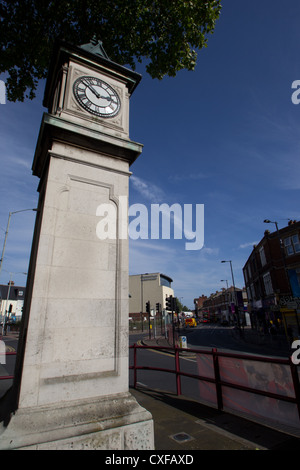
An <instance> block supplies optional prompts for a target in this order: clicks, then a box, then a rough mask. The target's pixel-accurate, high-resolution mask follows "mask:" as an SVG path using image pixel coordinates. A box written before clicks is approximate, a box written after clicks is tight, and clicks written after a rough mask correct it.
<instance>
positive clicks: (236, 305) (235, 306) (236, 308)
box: [221, 260, 241, 331]
mask: <svg viewBox="0 0 300 470" xmlns="http://www.w3.org/2000/svg"><path fill="white" fill-rule="evenodd" d="M221 263H230V269H231V277H232V284H233V290H234V311H235V313H236V314H237V323H238V328H239V330H240V331H241V325H240V312H239V307H238V303H237V297H236V292H235V283H234V276H233V269H232V261H231V260H223V261H221Z"/></svg>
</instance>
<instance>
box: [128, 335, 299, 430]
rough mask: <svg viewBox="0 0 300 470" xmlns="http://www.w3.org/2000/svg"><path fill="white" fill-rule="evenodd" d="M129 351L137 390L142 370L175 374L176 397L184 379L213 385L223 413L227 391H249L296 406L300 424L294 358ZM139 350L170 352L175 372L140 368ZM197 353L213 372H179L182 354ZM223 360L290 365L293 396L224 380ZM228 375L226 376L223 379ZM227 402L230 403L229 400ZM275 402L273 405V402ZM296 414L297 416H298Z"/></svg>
mask: <svg viewBox="0 0 300 470" xmlns="http://www.w3.org/2000/svg"><path fill="white" fill-rule="evenodd" d="M130 349H133V365H132V366H130V367H129V369H131V370H133V373H134V388H137V373H138V371H139V370H152V371H159V372H167V373H172V374H175V377H176V390H177V395H181V394H182V393H181V377H183V376H184V377H189V378H193V379H197V380H198V381H204V382H205V383H208V384H213V387H215V393H216V405H217V408H218V409H219V410H223V409H224V406H223V401H224V400H223V399H224V389H227V391H228V389H235V390H239V391H243V392H248V393H251V394H255V396H260V397H268V398H269V399H272V400H279V401H281V402H286V403H291V404H294V405H296V407H297V411H298V418H297V420H296V421H297V423H296V425H297V426H298V421H299V425H300V382H299V376H298V370H297V366H296V365H295V364H293V363H292V361H291V358H286V359H285V358H277V357H276V358H271V357H264V356H255V355H250V354H235V353H227V352H222V351H218V350H217V349H216V348H213V349H211V350H199V349H190V348H188V349H187V348H179V347H177V346H175V347H167V346H142V345H137V344H134V345H133V346H130ZM140 349H150V350H159V351H169V352H172V353H173V354H174V368H173V369H165V368H158V367H151V366H142V365H139V366H138V365H137V351H138V350H140ZM181 352H184V353H187V352H188V353H195V354H196V355H200V356H201V355H205V356H206V357H207V356H211V358H212V367H211V369H212V370H211V371H210V372H211V373H210V374H209V375H199V374H190V373H188V372H184V371H183V370H181V369H180V353H181ZM221 358H230V359H234V360H242V361H245V362H247V363H248V362H249V361H255V362H260V363H261V362H263V363H265V364H266V363H269V364H274V365H275V364H277V365H283V366H288V367H289V370H290V374H291V380H290V382H291V383H292V388H293V390H292V391H293V393H291V394H292V395H293V396H288V395H287V394H280V393H273V392H270V391H268V390H266V389H264V390H263V389H258V388H254V387H249V386H247V385H242V384H241V383H234V381H228V380H224V378H223V379H222V376H221V370H220V359H221ZM224 375H226V374H224V373H223V376H224ZM227 401H228V400H227ZM273 403H274V402H273ZM296 414H297V413H296Z"/></svg>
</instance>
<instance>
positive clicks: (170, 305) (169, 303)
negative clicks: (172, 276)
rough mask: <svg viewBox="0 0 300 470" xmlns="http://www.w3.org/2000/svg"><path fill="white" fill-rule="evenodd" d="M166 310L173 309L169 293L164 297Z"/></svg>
mask: <svg viewBox="0 0 300 470" xmlns="http://www.w3.org/2000/svg"><path fill="white" fill-rule="evenodd" d="M166 310H173V297H172V295H170V296H169V297H166Z"/></svg>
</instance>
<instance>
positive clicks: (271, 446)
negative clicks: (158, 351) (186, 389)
mask: <svg viewBox="0 0 300 470" xmlns="http://www.w3.org/2000/svg"><path fill="white" fill-rule="evenodd" d="M143 343H144V344H145V345H148V346H151V345H161V346H169V344H168V342H167V340H166V339H165V338H163V337H158V338H156V339H152V340H149V339H148V340H147V339H144V340H143ZM130 391H131V393H132V394H133V395H134V396H135V397H136V399H137V401H138V402H139V403H140V405H141V406H143V407H144V408H146V409H147V410H148V411H150V412H151V413H152V417H153V420H154V435H155V450H174V451H184V452H187V451H194V450H299V449H300V431H299V432H298V430H295V432H294V433H291V432H290V428H288V430H286V429H285V428H284V427H282V428H280V427H279V428H278V427H277V428H275V427H270V425H269V423H268V424H264V423H263V424H261V423H258V422H254V421H250V420H248V419H245V418H244V417H241V416H238V415H235V414H231V413H228V412H223V411H219V410H217V409H215V408H211V407H208V406H206V405H203V404H201V403H199V402H197V401H194V400H192V399H189V398H187V397H184V396H182V395H181V396H177V395H176V394H173V393H169V392H167V391H161V390H150V389H148V388H146V387H145V386H139V387H138V388H137V389H133V388H131V389H130Z"/></svg>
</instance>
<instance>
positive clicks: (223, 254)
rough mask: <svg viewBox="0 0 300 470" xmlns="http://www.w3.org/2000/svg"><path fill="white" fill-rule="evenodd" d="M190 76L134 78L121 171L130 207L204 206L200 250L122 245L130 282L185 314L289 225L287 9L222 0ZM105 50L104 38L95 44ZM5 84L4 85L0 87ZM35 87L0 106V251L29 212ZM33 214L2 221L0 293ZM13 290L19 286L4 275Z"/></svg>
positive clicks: (167, 243)
mask: <svg viewBox="0 0 300 470" xmlns="http://www.w3.org/2000/svg"><path fill="white" fill-rule="evenodd" d="M223 5H224V6H223V9H222V13H221V17H220V19H219V21H218V22H217V24H216V29H215V32H214V34H213V35H212V36H211V37H210V38H209V41H208V47H207V48H206V49H205V50H202V51H200V52H199V54H198V61H197V67H196V70H195V71H194V72H187V71H182V72H180V73H179V74H178V75H177V76H176V77H175V78H165V79H163V80H162V81H157V80H152V79H151V78H150V77H149V76H147V74H146V72H145V70H144V68H143V66H139V68H138V69H137V71H138V72H140V73H141V74H142V75H143V79H142V81H141V83H140V84H139V86H138V88H137V89H136V90H135V92H134V94H133V96H132V98H131V108H130V137H131V139H132V140H135V141H137V142H140V143H142V144H143V145H144V148H143V152H142V154H141V156H140V157H139V158H138V159H137V161H136V162H135V163H134V164H133V165H132V167H131V171H132V173H133V175H132V177H131V179H130V199H129V203H130V205H132V204H135V203H140V204H144V205H146V206H147V208H148V209H149V213H150V209H151V204H155V203H156V204H157V203H158V204H162V203H166V204H169V205H172V204H174V203H178V204H180V205H182V207H183V204H192V205H193V207H195V206H196V204H204V247H203V248H202V249H201V250H198V251H188V250H186V249H185V242H186V240H185V239H184V238H183V239H182V240H174V239H172V237H171V239H170V240H163V239H158V240H152V239H150V238H149V239H148V240H147V239H138V240H130V274H138V273H142V272H143V273H144V272H162V273H165V274H167V275H169V276H170V277H172V279H173V281H174V282H173V287H174V290H175V295H176V296H177V297H179V298H180V299H181V301H182V302H183V303H184V304H186V305H187V306H188V307H190V308H192V307H193V299H194V298H195V297H198V296H199V295H202V294H205V295H209V294H210V293H212V292H215V291H216V290H220V289H221V288H222V287H225V286H226V285H225V283H224V282H223V283H222V282H221V279H227V280H228V283H229V285H231V273H230V265H229V263H224V264H221V260H224V259H225V260H232V265H233V270H234V277H235V284H236V286H238V287H243V284H244V280H243V274H242V268H243V266H244V264H245V262H246V260H247V258H248V256H249V254H250V253H251V251H252V246H253V244H254V243H256V242H258V241H259V240H260V239H261V238H262V237H263V234H264V231H265V230H266V229H270V230H272V231H273V230H274V229H275V226H274V225H273V224H272V225H266V224H264V223H263V220H264V219H266V218H268V219H270V220H274V221H275V220H276V221H277V222H278V224H279V227H284V226H285V225H286V224H287V222H288V220H287V219H297V220H299V219H300V207H299V189H300V177H299V176H300V160H299V150H300V105H295V104H293V103H292V100H291V96H292V93H293V92H294V91H295V90H293V89H292V88H291V87H292V83H293V81H294V80H300V57H299V43H300V30H299V21H300V2H299V0H287V1H286V2H284V5H283V3H282V1H279V0H224V2H223ZM104 47H105V40H104ZM0 78H2V80H3V79H5V77H0ZM43 92H44V82H41V84H40V87H39V92H38V96H37V98H36V99H35V101H33V102H30V101H27V102H24V103H6V104H5V105H0V159H1V174H0V195H1V205H0V245H1V246H2V244H3V240H4V231H5V228H6V224H7V219H8V213H9V212H10V211H17V210H22V209H27V208H34V207H36V205H37V198H38V193H37V185H38V179H37V178H36V177H34V176H32V174H31V164H32V160H33V154H34V150H35V145H36V140H37V136H38V132H39V126H40V122H41V118H42V113H43V112H44V111H45V109H44V108H43V107H42V98H43ZM34 219H35V213H34V212H32V211H28V212H24V213H19V214H15V215H13V216H12V219H11V225H10V231H9V238H8V241H7V248H6V253H5V259H4V263H3V271H2V273H1V277H0V283H6V282H8V279H9V272H13V273H20V272H26V271H27V267H28V259H29V254H30V247H31V240H32V232H33V226H34ZM13 278H14V280H15V282H16V283H19V284H24V283H25V280H26V276H24V275H23V274H14V275H13Z"/></svg>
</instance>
